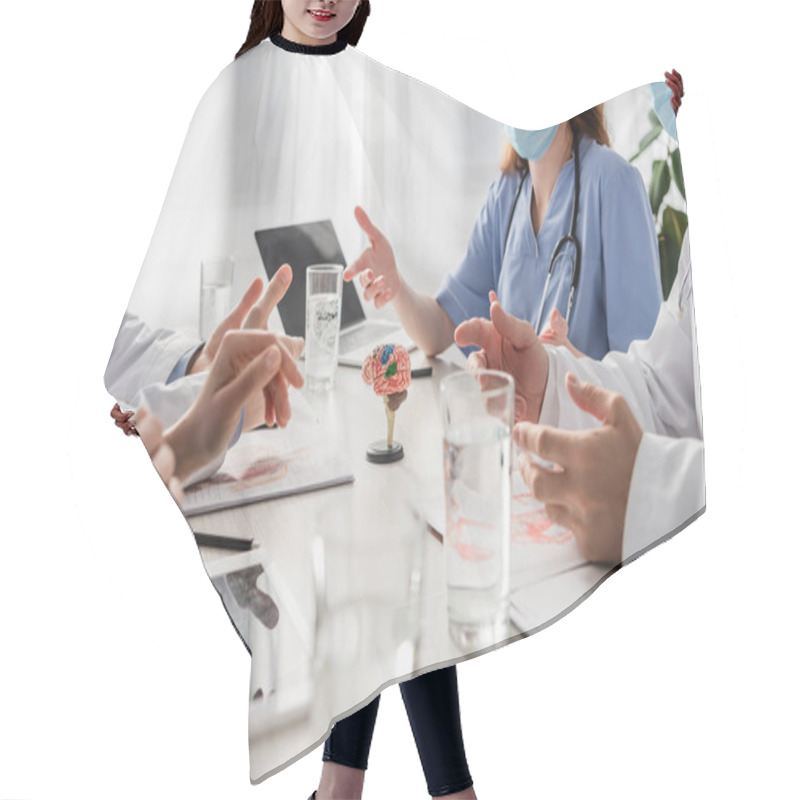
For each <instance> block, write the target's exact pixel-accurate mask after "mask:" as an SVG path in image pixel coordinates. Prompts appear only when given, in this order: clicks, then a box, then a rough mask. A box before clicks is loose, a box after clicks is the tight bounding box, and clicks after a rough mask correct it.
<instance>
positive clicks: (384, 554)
mask: <svg viewBox="0 0 800 800" xmlns="http://www.w3.org/2000/svg"><path fill="white" fill-rule="evenodd" d="M387 501H388V502H389V503H390V504H391V508H390V509H389V508H387V507H386V505H384V504H383V503H381V505H380V506H375V507H363V508H362V507H358V508H356V507H353V506H350V505H348V504H341V503H337V504H336V505H332V506H331V507H330V508H328V509H327V510H326V512H325V513H324V514H323V515H321V516H320V527H319V530H320V533H319V534H318V535H317V536H316V537H315V539H314V541H313V544H312V548H313V553H314V555H313V561H314V573H315V577H314V581H315V585H316V592H317V641H316V659H317V667H318V669H322V670H326V671H328V672H330V673H331V674H334V675H336V674H338V675H339V676H341V675H347V676H348V680H349V681H350V682H351V683H352V682H353V681H357V680H360V679H362V678H365V677H366V676H367V675H375V676H379V677H380V680H381V681H385V680H386V679H387V678H395V677H402V676H405V675H408V674H410V673H411V672H412V671H413V669H414V667H415V664H416V660H415V658H416V653H417V646H418V642H419V632H420V618H419V614H420V611H419V599H420V584H421V576H422V542H423V537H424V536H426V535H427V534H426V532H425V526H424V523H423V520H422V516H421V514H420V513H419V512H418V510H416V509H415V508H413V507H412V505H411V504H410V503H408V502H405V501H404V499H403V498H402V497H398V496H395V497H388V498H387ZM367 505H368V506H369V505H370V504H367Z"/></svg>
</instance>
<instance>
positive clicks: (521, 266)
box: [345, 106, 661, 359]
mask: <svg viewBox="0 0 800 800" xmlns="http://www.w3.org/2000/svg"><path fill="white" fill-rule="evenodd" d="M506 132H507V134H508V138H509V141H508V143H507V149H506V153H505V156H504V159H503V163H502V165H501V169H502V174H501V175H500V177H499V178H498V179H497V180H496V181H495V182H494V183H493V184H492V186H491V188H490V189H489V196H488V198H487V200H486V202H485V204H484V206H483V209H482V210H481V212H480V215H479V216H478V219H477V221H476V222H475V226H474V228H473V231H472V235H471V237H470V240H469V243H468V245H467V250H466V253H465V255H464V258H463V259H462V261H461V263H460V264H459V265H458V267H457V268H456V269H455V270H454V271H453V272H451V273H450V274H448V275H446V276H445V279H444V281H443V282H442V285H441V288H440V289H439V292H438V293H437V295H436V297H430V296H426V295H423V294H422V293H420V292H417V291H416V290H415V289H413V287H411V286H409V285H408V283H406V282H405V281H404V280H403V278H402V275H401V274H400V271H399V270H398V268H397V265H396V263H395V259H394V254H393V252H392V248H391V245H390V244H389V242H388V241H387V240H386V238H385V237H384V236H383V235H382V234H381V232H380V231H379V230H378V229H377V228H375V226H374V225H372V223H371V221H370V220H369V218H368V217H367V215H366V213H365V212H364V211H363V210H362V209H356V219H357V220H358V222H359V224H360V225H361V227H362V228H363V229H364V231H365V232H366V233H367V235H368V237H369V239H370V247H368V248H367V250H365V251H364V253H362V255H361V256H360V257H359V258H358V260H357V261H355V262H354V263H353V264H352V265H350V266H349V267H348V269H347V270H346V272H345V279H353V278H354V277H355V276H356V275H358V276H359V279H360V282H361V285H362V287H363V288H364V298H365V299H366V300H368V301H369V300H373V301H374V302H375V305H376V306H377V307H379V308H380V307H381V306H383V305H385V304H386V303H387V302H394V305H395V310H396V311H397V314H398V316H399V318H400V320H401V322H402V323H403V325H404V327H405V328H406V330H407V331H408V333H409V334H410V335H411V337H412V338H413V339H414V341H415V342H416V343H417V345H418V346H419V347H420V348H421V349H422V350H423V351H424V352H425V353H426V354H428V355H435V354H437V353H440V352H441V351H442V350H444V349H446V348H447V347H449V346H450V345H451V344H452V342H453V332H454V331H455V328H456V326H457V325H459V324H460V323H461V322H464V321H465V320H467V319H470V318H471V317H485V318H488V317H489V307H490V301H489V292H490V291H495V292H496V293H497V295H498V298H499V300H500V303H501V305H502V306H503V308H505V309H507V310H508V311H509V313H511V314H513V315H514V316H516V317H518V318H520V319H525V320H528V321H530V323H531V324H532V325H534V326H537V325H538V328H537V332H539V333H541V332H542V331H543V330H544V329H545V328H546V327H547V325H548V322H549V320H550V319H551V316H552V314H553V310H554V309H558V311H559V313H560V314H561V315H562V316H564V317H567V316H568V310H569V316H568V319H569V338H570V340H571V342H572V344H573V345H574V346H575V347H576V348H578V349H579V350H580V351H581V352H583V353H585V354H586V355H589V356H591V357H593V358H597V359H600V358H602V357H603V356H604V355H605V354H606V353H607V352H608V351H609V350H622V351H625V350H627V349H628V345H629V344H630V343H631V342H632V341H633V340H634V339H647V338H648V337H649V336H650V334H651V332H652V330H653V326H654V325H655V321H656V317H657V316H658V310H659V308H660V304H661V290H660V280H659V257H658V245H657V240H656V231H655V223H654V220H653V216H652V213H651V211H650V203H649V201H648V197H647V192H646V190H645V186H644V182H643V180H642V177H641V175H640V173H639V171H638V170H637V169H636V168H635V167H634V166H632V165H631V164H629V163H628V162H627V161H626V160H625V159H624V158H622V157H621V156H620V155H618V154H617V153H615V152H614V151H613V150H612V149H611V148H610V146H609V145H610V142H609V138H608V133H607V131H606V128H605V121H604V115H603V108H602V106H596V107H595V108H592V109H590V110H589V111H586V112H584V113H583V114H580V115H579V116H577V117H574V118H573V119H571V120H569V121H568V122H564V123H561V124H560V125H555V126H553V127H551V128H547V129H544V130H541V131H521V130H517V129H513V128H507V129H506ZM576 152H577V161H578V162H579V178H580V188H579V190H578V201H577V218H576V223H575V226H574V230H573V233H574V236H575V238H576V239H577V240H578V243H579V247H580V250H581V257H580V269H579V273H578V276H577V282H575V281H574V280H573V273H574V270H573V267H574V265H575V262H576V256H575V252H576V251H575V247H574V246H573V245H572V244H570V245H567V246H565V247H562V249H561V250H560V251H559V254H558V256H557V257H556V258H555V259H554V258H553V255H554V253H555V251H556V247H557V245H558V242H559V241H560V240H561V239H562V237H564V236H567V235H568V234H570V231H571V229H572V228H573V226H572V217H573V202H574V198H575V197H576V185H575V162H576V157H575V156H576ZM551 263H552V269H551ZM548 272H551V275H550V280H549V282H548ZM573 283H575V287H574V293H573V302H572V306H571V308H569V309H568V306H569V295H570V288H571V286H572V285H573ZM543 298H544V301H543Z"/></svg>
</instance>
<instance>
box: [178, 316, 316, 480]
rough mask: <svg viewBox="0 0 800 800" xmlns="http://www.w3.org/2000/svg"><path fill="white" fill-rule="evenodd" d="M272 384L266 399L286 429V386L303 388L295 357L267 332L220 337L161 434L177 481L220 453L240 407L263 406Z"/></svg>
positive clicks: (227, 441)
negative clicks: (179, 413)
mask: <svg viewBox="0 0 800 800" xmlns="http://www.w3.org/2000/svg"><path fill="white" fill-rule="evenodd" d="M279 379H280V380H279ZM276 382H279V383H280V389H279V390H278V392H277V393H276V394H272V395H270V398H271V402H272V403H273V405H274V407H275V415H276V417H277V421H278V423H279V424H281V425H285V424H286V423H287V422H288V421H289V418H290V417H291V408H290V406H289V398H288V390H287V388H286V386H287V385H291V386H296V387H298V388H299V387H300V386H302V385H303V377H302V375H301V374H300V370H299V369H298V367H297V364H296V363H295V360H294V358H292V356H291V354H290V353H289V352H288V351H287V350H286V348H285V347H284V346H283V345H282V344H281V343H280V342H279V341H278V339H277V337H276V336H275V334H273V333H269V332H268V331H260V330H251V331H248V330H244V331H229V332H228V333H226V334H225V336H224V337H223V339H222V343H221V345H220V348H219V352H218V353H217V356H216V358H215V359H214V363H213V364H212V366H211V370H210V372H209V373H208V378H207V379H206V381H205V383H204V384H203V388H202V390H201V392H200V395H199V396H198V397H197V399H196V400H195V402H194V403H193V405H192V407H191V408H190V409H189V411H187V412H186V414H185V415H184V416H183V417H182V418H181V419H180V420H179V421H178V422H177V423H176V424H175V425H173V426H172V428H170V429H169V430H168V431H167V432H166V433H165V434H164V438H165V439H166V441H167V443H168V444H169V445H170V447H171V448H172V450H173V452H174V453H175V457H176V468H175V472H176V475H177V476H178V477H179V478H180V480H181V481H183V480H185V479H186V478H187V477H189V475H191V474H192V473H194V472H196V471H197V470H199V469H201V468H202V467H203V466H205V465H206V464H208V463H209V462H211V461H213V460H214V459H215V458H217V457H218V456H219V455H220V454H222V453H223V452H224V450H225V448H226V447H227V446H228V443H229V442H230V440H231V437H232V436H233V433H234V431H235V430H236V426H237V424H238V422H239V418H240V415H241V409H242V406H245V407H248V406H256V407H257V406H258V405H259V403H261V404H262V406H261V407H263V402H264V397H265V396H267V395H268V394H269V393H270V391H271V387H272V385H273V384H274V383H276ZM265 421H267V422H268V423H269V422H270V421H269V420H265Z"/></svg>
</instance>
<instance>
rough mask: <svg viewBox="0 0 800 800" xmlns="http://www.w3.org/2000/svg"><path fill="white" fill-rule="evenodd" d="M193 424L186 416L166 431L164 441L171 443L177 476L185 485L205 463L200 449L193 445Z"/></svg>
mask: <svg viewBox="0 0 800 800" xmlns="http://www.w3.org/2000/svg"><path fill="white" fill-rule="evenodd" d="M195 438H196V437H194V436H193V435H192V430H191V424H190V423H189V422H188V421H187V419H186V418H185V417H184V418H183V419H181V420H179V421H178V422H176V423H175V424H174V425H173V426H172V427H171V428H169V430H167V431H166V432H165V433H164V443H165V444H167V445H169V447H170V449H171V450H172V452H173V454H174V456H175V478H177V480H178V481H179V482H180V484H181V485H183V484H184V483H185V482H186V480H187V479H188V478H189V476H190V475H193V474H194V473H195V472H197V471H198V470H199V469H201V468H202V467H203V465H204V461H203V459H202V457H201V456H200V454H199V452H198V449H197V448H196V447H195V446H193V444H194V443H195V442H194V439H195Z"/></svg>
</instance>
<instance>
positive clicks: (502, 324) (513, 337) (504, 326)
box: [489, 303, 538, 350]
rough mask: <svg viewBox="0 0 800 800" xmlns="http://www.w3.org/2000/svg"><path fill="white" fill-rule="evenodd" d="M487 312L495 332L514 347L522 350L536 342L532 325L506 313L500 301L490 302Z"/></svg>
mask: <svg viewBox="0 0 800 800" xmlns="http://www.w3.org/2000/svg"><path fill="white" fill-rule="evenodd" d="M489 313H490V314H491V317H492V324H493V325H494V327H495V328H496V329H497V332H498V333H499V334H500V335H501V336H502V337H503V338H504V339H507V340H508V341H509V343H510V344H511V346H512V347H514V348H515V349H517V350H522V349H524V348H526V347H531V346H533V345H534V344H536V343H537V342H538V338H537V336H536V333H535V331H534V330H533V326H532V325H531V324H530V323H529V322H525V321H524V320H521V319H517V318H516V317H512V316H511V314H508V313H506V312H505V311H504V310H503V308H502V306H501V305H500V303H492V307H491V310H490V312H489Z"/></svg>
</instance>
